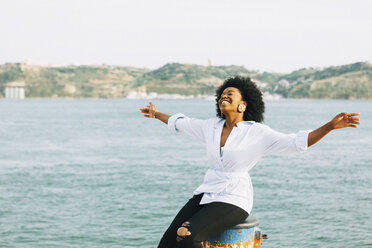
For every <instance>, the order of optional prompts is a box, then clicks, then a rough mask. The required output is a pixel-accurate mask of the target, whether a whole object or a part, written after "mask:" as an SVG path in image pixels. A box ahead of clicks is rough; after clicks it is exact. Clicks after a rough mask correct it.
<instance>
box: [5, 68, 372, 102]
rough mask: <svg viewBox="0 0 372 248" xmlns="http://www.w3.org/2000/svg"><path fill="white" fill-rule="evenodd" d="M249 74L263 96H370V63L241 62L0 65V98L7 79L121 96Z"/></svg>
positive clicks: (200, 86) (209, 91)
mask: <svg viewBox="0 0 372 248" xmlns="http://www.w3.org/2000/svg"><path fill="white" fill-rule="evenodd" d="M234 75H243V76H250V77H251V78H252V79H253V80H254V81H255V82H256V83H257V84H258V85H259V87H260V88H261V89H262V91H264V92H266V93H269V94H279V95H281V96H283V97H285V98H316V99H319V98H320V99H372V64H370V63H366V62H359V63H354V64H350V65H342V66H331V67H325V68H304V69H300V70H296V71H293V72H291V73H289V74H284V73H271V72H258V71H254V70H248V69H246V68H245V67H243V66H236V65H231V66H201V65H195V64H179V63H170V64H166V65H164V66H162V67H160V68H158V69H156V70H149V69H145V68H134V67H120V66H109V65H101V66H64V67H42V66H36V65H29V64H23V63H7V64H3V65H0V97H1V95H3V91H4V87H5V84H6V83H7V82H12V81H25V83H26V97H28V98H32V97H49V98H50V97H52V98H57V97H72V98H85V97H94V98H122V97H125V96H126V95H127V94H128V93H130V92H134V91H136V92H142V93H144V92H146V93H151V92H155V93H158V94H180V95H214V93H215V88H216V87H217V86H218V85H220V84H221V83H222V82H223V81H224V79H226V78H227V77H229V76H234Z"/></svg>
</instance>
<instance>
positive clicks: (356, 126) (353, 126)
mask: <svg viewBox="0 0 372 248" xmlns="http://www.w3.org/2000/svg"><path fill="white" fill-rule="evenodd" d="M349 127H354V128H356V127H357V125H350V126H349Z"/></svg>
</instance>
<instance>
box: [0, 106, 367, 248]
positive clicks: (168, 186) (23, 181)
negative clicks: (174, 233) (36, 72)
mask: <svg viewBox="0 0 372 248" xmlns="http://www.w3.org/2000/svg"><path fill="white" fill-rule="evenodd" d="M151 101H152V102H153V103H154V104H155V105H156V107H157V109H158V110H159V111H161V112H165V113H168V114H175V113H179V112H182V113H184V114H186V115H188V116H190V117H195V118H200V119H206V118H210V117H214V116H215V103H214V102H213V101H208V100H151ZM147 102H148V100H48V99H46V100H22V101H16V100H13V101H10V100H1V101H0V247H38V248H41V247H141V248H150V247H156V246H157V243H158V241H159V239H160V238H161V236H162V234H163V232H164V231H165V229H166V228H167V226H168V225H169V223H170V221H171V220H172V219H173V217H174V216H175V214H176V213H177V212H178V210H179V209H180V208H181V207H182V206H183V205H184V204H185V203H186V202H187V200H188V199H189V198H190V197H191V196H192V192H193V190H194V189H195V188H196V187H197V186H198V185H199V184H200V183H201V182H202V179H203V177H204V173H205V171H206V170H207V168H208V166H207V159H206V154H205V148H204V145H203V144H201V143H199V142H197V141H196V140H193V139H191V138H189V137H185V136H182V135H179V134H172V133H170V131H169V130H168V129H167V126H166V125H165V124H163V123H162V122H160V121H158V120H155V119H148V118H144V117H143V115H142V114H141V113H140V112H139V108H141V107H145V106H146V105H147ZM344 111H345V112H360V113H361V115H360V117H361V125H360V127H358V128H356V129H354V128H346V129H342V130H335V131H332V132H331V133H330V134H328V135H327V136H326V137H325V138H324V139H323V140H321V141H320V142H319V143H317V144H315V145H314V146H312V147H310V148H309V150H308V151H307V152H305V153H302V154H296V155H294V156H270V157H265V158H263V159H262V160H261V161H260V162H259V163H258V164H257V165H256V166H255V167H254V168H253V169H252V170H251V171H250V174H251V177H252V181H253V187H254V207H253V211H252V213H251V214H252V215H253V216H255V217H257V218H258V219H259V220H260V227H261V229H262V230H263V232H264V233H266V234H268V235H269V240H264V243H263V247H266V248H269V247H305V248H310V247H332V248H344V247H372V220H371V217H372V165H371V163H372V155H371V154H372V153H371V151H372V149H371V148H372V101H343V100H279V101H266V114H265V124H267V125H269V126H270V127H272V128H273V129H275V130H277V131H281V132H284V133H291V132H297V131H298V130H300V129H305V130H306V129H315V128H317V127H319V126H321V125H322V124H324V123H325V122H327V121H329V120H330V119H331V118H332V117H333V116H335V115H336V114H337V113H340V112H344Z"/></svg>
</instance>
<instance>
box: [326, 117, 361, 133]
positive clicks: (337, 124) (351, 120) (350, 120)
mask: <svg viewBox="0 0 372 248" xmlns="http://www.w3.org/2000/svg"><path fill="white" fill-rule="evenodd" d="M357 115H359V113H341V114H338V115H336V117H335V118H333V119H332V120H331V121H330V122H329V123H330V124H331V126H332V128H333V129H339V128H344V127H354V128H355V127H357V125H359V124H360V122H359V120H360V119H359V118H358V117H355V116H357Z"/></svg>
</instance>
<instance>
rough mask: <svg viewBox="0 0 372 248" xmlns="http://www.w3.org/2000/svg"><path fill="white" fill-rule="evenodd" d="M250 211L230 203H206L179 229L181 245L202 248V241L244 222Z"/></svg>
mask: <svg viewBox="0 0 372 248" xmlns="http://www.w3.org/2000/svg"><path fill="white" fill-rule="evenodd" d="M247 217H248V213H247V212H246V211H245V210H243V209H241V208H239V207H237V206H235V205H232V204H229V203H224V202H212V203H209V204H206V205H205V207H204V208H202V209H200V210H199V211H198V212H197V213H196V214H194V215H193V216H192V217H191V218H189V219H188V220H186V221H185V222H184V223H183V225H182V226H180V228H179V229H178V230H177V234H178V236H179V247H181V248H202V245H201V242H202V241H205V240H207V239H208V238H210V237H213V236H215V235H217V234H219V233H221V232H222V231H224V230H226V229H229V228H231V227H234V226H235V225H237V224H240V223H242V222H243V221H244V220H245V219H246V218H247Z"/></svg>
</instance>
